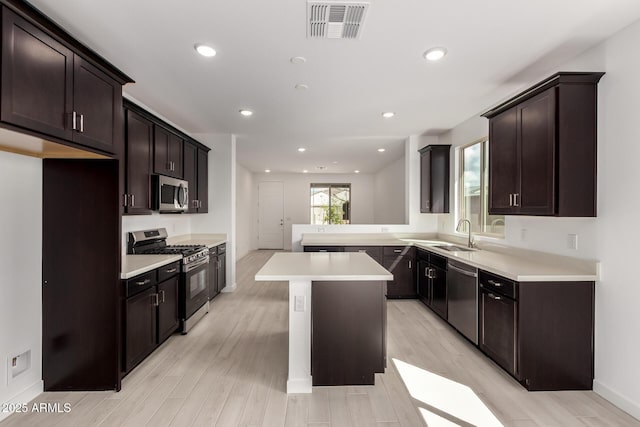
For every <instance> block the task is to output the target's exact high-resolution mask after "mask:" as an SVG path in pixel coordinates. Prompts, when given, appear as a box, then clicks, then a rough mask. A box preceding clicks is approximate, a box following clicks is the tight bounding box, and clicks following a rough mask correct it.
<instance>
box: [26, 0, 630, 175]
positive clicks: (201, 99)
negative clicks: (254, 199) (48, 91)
mask: <svg viewBox="0 0 640 427" xmlns="http://www.w3.org/2000/svg"><path fill="white" fill-rule="evenodd" d="M31 3H32V4H34V5H35V6H36V7H37V8H39V9H40V10H41V11H43V12H44V13H45V14H46V15H48V16H49V17H51V18H52V19H53V20H54V21H56V22H58V23H59V24H60V25H61V26H63V27H64V28H65V29H67V31H69V32H70V33H71V34H72V35H74V36H76V37H77V38H78V39H79V40H81V41H83V42H84V43H85V44H87V45H88V46H89V47H91V48H92V49H94V50H95V51H96V52H98V53H99V54H101V55H102V56H104V57H105V58H107V59H108V60H109V61H110V62H112V63H113V64H114V65H115V66H117V67H118V68H120V69H121V70H122V71H124V72H125V73H127V74H128V75H130V76H131V77H132V78H133V79H134V80H136V83H135V84H133V85H128V86H126V87H125V92H126V93H127V94H130V95H131V96H132V97H134V98H136V99H138V100H139V101H141V102H142V103H144V104H146V105H147V106H149V107H150V108H152V109H154V110H155V111H156V112H157V113H159V114H161V115H163V116H165V117H167V118H168V119H170V120H171V121H172V122H173V123H175V124H176V125H178V126H179V127H181V128H182V129H184V130H185V131H187V132H189V133H233V134H235V135H237V144H238V149H237V159H238V162H239V163H240V164H242V165H244V166H245V167H247V168H248V169H250V170H252V171H254V172H260V171H263V170H264V169H267V168H268V169H271V170H272V171H274V172H302V170H303V169H307V170H309V172H318V171H319V170H318V169H316V167H317V166H325V167H326V169H325V170H324V172H328V173H331V172H334V173H349V172H353V170H355V169H359V170H361V171H362V172H363V173H373V172H376V171H377V170H379V169H380V168H381V167H383V166H384V165H386V164H388V163H390V162H391V161H393V160H396V159H398V158H399V157H401V156H402V154H403V152H404V151H403V144H402V141H403V139H405V138H406V137H407V136H409V135H423V134H438V133H440V132H442V131H444V130H447V129H450V128H452V127H454V126H455V125H457V124H459V123H460V122H462V121H464V120H466V119H467V118H469V117H471V116H473V115H475V114H478V113H479V112H481V111H483V110H485V109H487V108H488V107H490V106H492V105H495V104H496V103H498V102H499V101H500V100H502V99H504V98H506V97H507V96H509V95H511V94H513V93H515V92H516V91H517V90H519V89H522V88H523V87H524V86H525V85H528V84H529V83H531V79H532V78H534V79H537V78H540V76H541V75H543V74H544V73H548V74H551V73H553V72H556V71H561V70H557V69H555V68H554V67H557V64H560V63H562V62H563V61H565V60H567V59H570V58H572V57H573V56H575V55H577V54H579V53H581V52H582V51H584V50H586V49H587V48H589V47H591V46H593V45H595V44H597V43H598V42H600V41H601V40H603V39H605V38H607V37H608V36H610V35H611V34H613V33H614V32H616V31H618V30H620V29H621V28H623V27H625V26H627V25H629V24H631V23H632V22H634V21H635V20H637V19H638V18H640V2H638V1H637V0H598V1H596V0H562V1H558V0H520V1H514V0H491V1H489V2H479V1H477V0H455V1H433V0H370V1H369V3H370V7H369V10H368V14H367V17H366V19H365V22H364V26H363V28H362V33H361V38H360V39H358V40H329V39H308V38H306V16H307V9H306V2H305V1H303V0H268V1H265V0H262V1H259V0H226V1H222V0H188V1H171V2H158V1H157V0H135V1H131V0H127V1H125V0H110V1H102V2H95V1H86V0H64V1H60V0H32V1H31ZM160 5H161V6H160ZM196 43H206V44H210V45H211V46H213V47H214V48H215V49H216V50H217V52H218V54H217V55H216V56H215V57H214V58H204V57H201V56H199V55H198V54H197V53H196V52H195V50H194V45H195V44H196ZM434 46H444V47H446V48H447V50H448V55H447V56H446V57H445V58H444V59H443V60H441V61H440V62H436V63H431V62H428V61H426V60H424V59H423V58H422V53H423V52H424V51H425V50H427V49H428V48H431V47H434ZM294 56H303V57H305V58H306V60H307V61H306V62H305V63H303V64H293V63H291V62H290V59H291V58H292V57H294ZM562 71H571V70H562ZM592 71H601V70H592ZM604 71H606V70H604ZM543 77H544V75H543ZM296 84H306V85H308V87H309V88H308V89H307V90H296V89H295V88H294V87H295V85H296ZM242 108H249V109H251V110H253V111H254V112H255V114H254V115H253V116H252V117H242V116H241V115H240V114H238V111H239V110H240V109H242ZM384 111H393V112H395V113H396V116H395V117H393V118H391V119H384V118H382V116H381V113H382V112H384ZM298 147H305V148H307V151H306V152H304V153H299V152H298V151H297V148H298ZM378 148H386V149H387V151H386V152H384V153H379V152H378V151H377V149H378ZM334 162H338V163H337V164H335V163H334Z"/></svg>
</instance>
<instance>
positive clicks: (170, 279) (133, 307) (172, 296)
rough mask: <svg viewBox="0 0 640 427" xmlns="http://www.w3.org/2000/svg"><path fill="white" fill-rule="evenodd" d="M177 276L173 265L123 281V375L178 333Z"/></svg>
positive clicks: (174, 264)
mask: <svg viewBox="0 0 640 427" xmlns="http://www.w3.org/2000/svg"><path fill="white" fill-rule="evenodd" d="M179 272H180V263H179V262H177V263H173V264H169V265H168V266H164V267H161V268H159V269H156V270H153V271H150V272H147V273H144V274H141V275H139V276H136V277H134V278H132V279H128V280H125V281H124V286H125V289H126V296H127V298H126V300H125V301H124V322H123V323H124V352H123V354H124V366H123V370H124V372H125V373H128V372H130V371H131V370H132V369H133V368H134V367H135V366H136V365H138V364H139V363H140V362H142V361H143V360H144V359H145V358H146V357H147V356H148V355H149V354H151V353H152V352H153V351H154V350H155V349H156V348H157V347H158V346H159V345H160V344H162V343H163V342H164V341H165V340H166V339H167V338H169V337H170V336H171V335H172V334H173V333H174V332H175V331H176V330H177V329H178V326H179V322H178V290H179V276H178V273H179ZM159 280H162V281H161V282H159ZM158 282H159V283H158Z"/></svg>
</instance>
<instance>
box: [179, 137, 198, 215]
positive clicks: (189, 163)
mask: <svg viewBox="0 0 640 427" xmlns="http://www.w3.org/2000/svg"><path fill="white" fill-rule="evenodd" d="M182 171H183V179H184V180H185V181H187V182H188V183H189V210H187V212H189V213H194V212H197V211H198V148H197V147H196V146H195V145H193V144H189V143H188V142H185V143H184V168H183V170H182Z"/></svg>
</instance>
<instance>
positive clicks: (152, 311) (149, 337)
mask: <svg viewBox="0 0 640 427" xmlns="http://www.w3.org/2000/svg"><path fill="white" fill-rule="evenodd" d="M155 289H156V288H155V287H152V288H150V289H148V290H146V291H144V292H142V293H140V294H138V295H136V296H134V297H131V298H128V299H127V300H126V302H125V306H126V307H125V315H126V320H125V323H126V331H125V369H126V371H127V372H128V371H130V370H131V369H133V367H134V366H136V365H137V364H138V363H139V362H140V361H142V359H144V358H145V357H146V356H147V355H148V354H149V353H151V352H152V351H153V349H154V348H155V347H156V331H157V323H156V306H155V305H154V295H155V293H156V291H155Z"/></svg>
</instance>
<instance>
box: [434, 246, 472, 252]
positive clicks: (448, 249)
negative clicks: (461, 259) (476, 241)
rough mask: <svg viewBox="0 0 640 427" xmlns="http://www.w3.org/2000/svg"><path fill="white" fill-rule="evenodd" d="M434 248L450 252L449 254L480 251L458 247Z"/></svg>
mask: <svg viewBox="0 0 640 427" xmlns="http://www.w3.org/2000/svg"><path fill="white" fill-rule="evenodd" d="M434 248H438V249H444V250H445V251H449V252H473V251H477V250H478V249H477V248H465V247H462V246H456V245H437V246H434Z"/></svg>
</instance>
